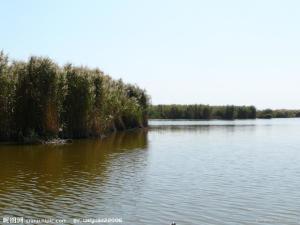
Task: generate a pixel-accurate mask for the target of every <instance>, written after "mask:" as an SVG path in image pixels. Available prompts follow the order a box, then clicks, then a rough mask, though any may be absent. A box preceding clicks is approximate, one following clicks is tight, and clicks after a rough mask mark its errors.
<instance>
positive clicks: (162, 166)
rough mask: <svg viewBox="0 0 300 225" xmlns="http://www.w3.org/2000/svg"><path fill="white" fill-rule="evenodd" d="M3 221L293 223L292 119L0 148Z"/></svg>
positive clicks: (298, 181) (159, 127) (296, 207)
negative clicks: (5, 218)
mask: <svg viewBox="0 0 300 225" xmlns="http://www.w3.org/2000/svg"><path fill="white" fill-rule="evenodd" d="M5 215H6V216H22V217H25V218H64V219H67V220H68V222H67V223H68V224H72V223H73V222H72V221H73V220H72V219H73V218H109V217H114V218H122V220H123V223H122V224H132V225H135V224H137V225H156V224H158V225H160V224H162V225H163V224H166V225H168V224H171V222H172V221H175V222H176V223H177V225H191V224H195V225H200V224H218V225H219V224H228V225H229V224H230V225H235V224H249V225H253V224H254V225H255V224H280V225H283V224H284V225H285V224H287V225H289V224H300V119H272V120H244V121H242V120H240V121H180V120H179V121H159V120H155V121H151V122H150V128H149V130H148V131H133V132H125V133H120V134H117V135H111V136H110V137H108V138H105V139H103V140H95V139H94V140H80V141H75V142H74V143H72V144H65V145H56V146H55V145H49V146H43V145H36V146H21V145H0V223H1V219H2V218H1V217H2V216H5Z"/></svg>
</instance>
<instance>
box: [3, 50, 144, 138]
mask: <svg viewBox="0 0 300 225" xmlns="http://www.w3.org/2000/svg"><path fill="white" fill-rule="evenodd" d="M148 102H149V100H148V96H147V94H146V92H145V91H144V90H142V89H140V88H139V87H137V86H136V85H131V84H125V83H123V82H122V80H113V79H112V78H111V77H109V76H107V75H105V74H104V73H103V72H102V71H100V70H99V69H89V68H86V67H76V66H73V65H71V64H68V65H66V66H64V67H63V68H62V67H59V66H58V65H57V64H56V63H54V62H53V61H52V60H51V59H49V58H42V57H30V58H29V60H28V61H27V62H21V61H12V62H11V61H9V60H8V57H7V55H5V54H4V53H3V52H0V140H2V141H3V140H4V141H7V140H19V141H24V140H30V139H34V138H42V139H49V138H56V137H61V138H85V137H90V136H100V135H102V134H105V133H107V132H110V131H116V130H124V129H129V128H136V127H145V126H147V110H148Z"/></svg>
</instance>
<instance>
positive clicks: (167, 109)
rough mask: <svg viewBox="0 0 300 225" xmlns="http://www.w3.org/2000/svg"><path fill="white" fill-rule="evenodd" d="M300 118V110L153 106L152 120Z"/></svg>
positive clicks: (228, 106)
mask: <svg viewBox="0 0 300 225" xmlns="http://www.w3.org/2000/svg"><path fill="white" fill-rule="evenodd" d="M293 117H300V110H286V109H280V110H272V109H265V110H257V109H256V108H255V107H254V106H234V105H226V106H210V105H197V104H195V105H177V104H173V105H152V106H150V107H149V118H151V119H225V120H233V119H255V118H264V119H271V118H293Z"/></svg>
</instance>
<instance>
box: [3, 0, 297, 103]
mask: <svg viewBox="0 0 300 225" xmlns="http://www.w3.org/2000/svg"><path fill="white" fill-rule="evenodd" d="M0 9H1V13H0V27H1V29H0V49H3V50H4V51H5V52H6V53H8V54H9V55H10V57H11V58H14V59H27V58H28V57H29V56H30V55H42V56H49V57H50V58H52V59H54V60H55V61H56V62H58V63H59V64H61V65H63V64H65V63H67V62H72V63H74V64H77V65H87V66H91V67H99V68H100V69H102V70H103V71H104V72H105V73H107V74H110V75H111V76H112V77H114V78H122V79H123V80H124V81H126V82H131V83H136V84H138V85H140V86H141V87H143V88H145V89H147V91H148V93H149V94H150V95H151V97H152V102H153V104H160V103H163V104H165V103H167V104H168V103H182V104H189V103H204V104H211V105H220V104H221V105H222V104H236V105H244V104H246V105H248V104H252V105H256V106H257V107H258V108H268V107H270V108H300V88H299V87H300V26H299V24H300V13H299V12H300V1H296V0H295V1H292V0H285V1H284V0H282V1H278V0H259V1H256V0H248V1H246V0H245V1H240V0H227V1H224V0H210V1H201V0H194V1H192V0H181V1H178V0H172V1H171V0H170V1H168V0H164V1H163V0H151V1H146V0H128V1H126V0H122V1H121V0H107V1H104V0H103V1H101V0H94V1H92V0H85V1H84V0H80V1H79V0H72V1H71V0H51V1H50V0H49V1H47V0H44V1H38V0H36V1H33V0H26V1H19V0H3V1H1V3H0Z"/></svg>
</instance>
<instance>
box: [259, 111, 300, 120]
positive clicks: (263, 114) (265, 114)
mask: <svg viewBox="0 0 300 225" xmlns="http://www.w3.org/2000/svg"><path fill="white" fill-rule="evenodd" d="M294 117H300V110H288V109H275V110H272V109H264V110H259V111H257V118H262V119H271V118H294Z"/></svg>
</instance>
